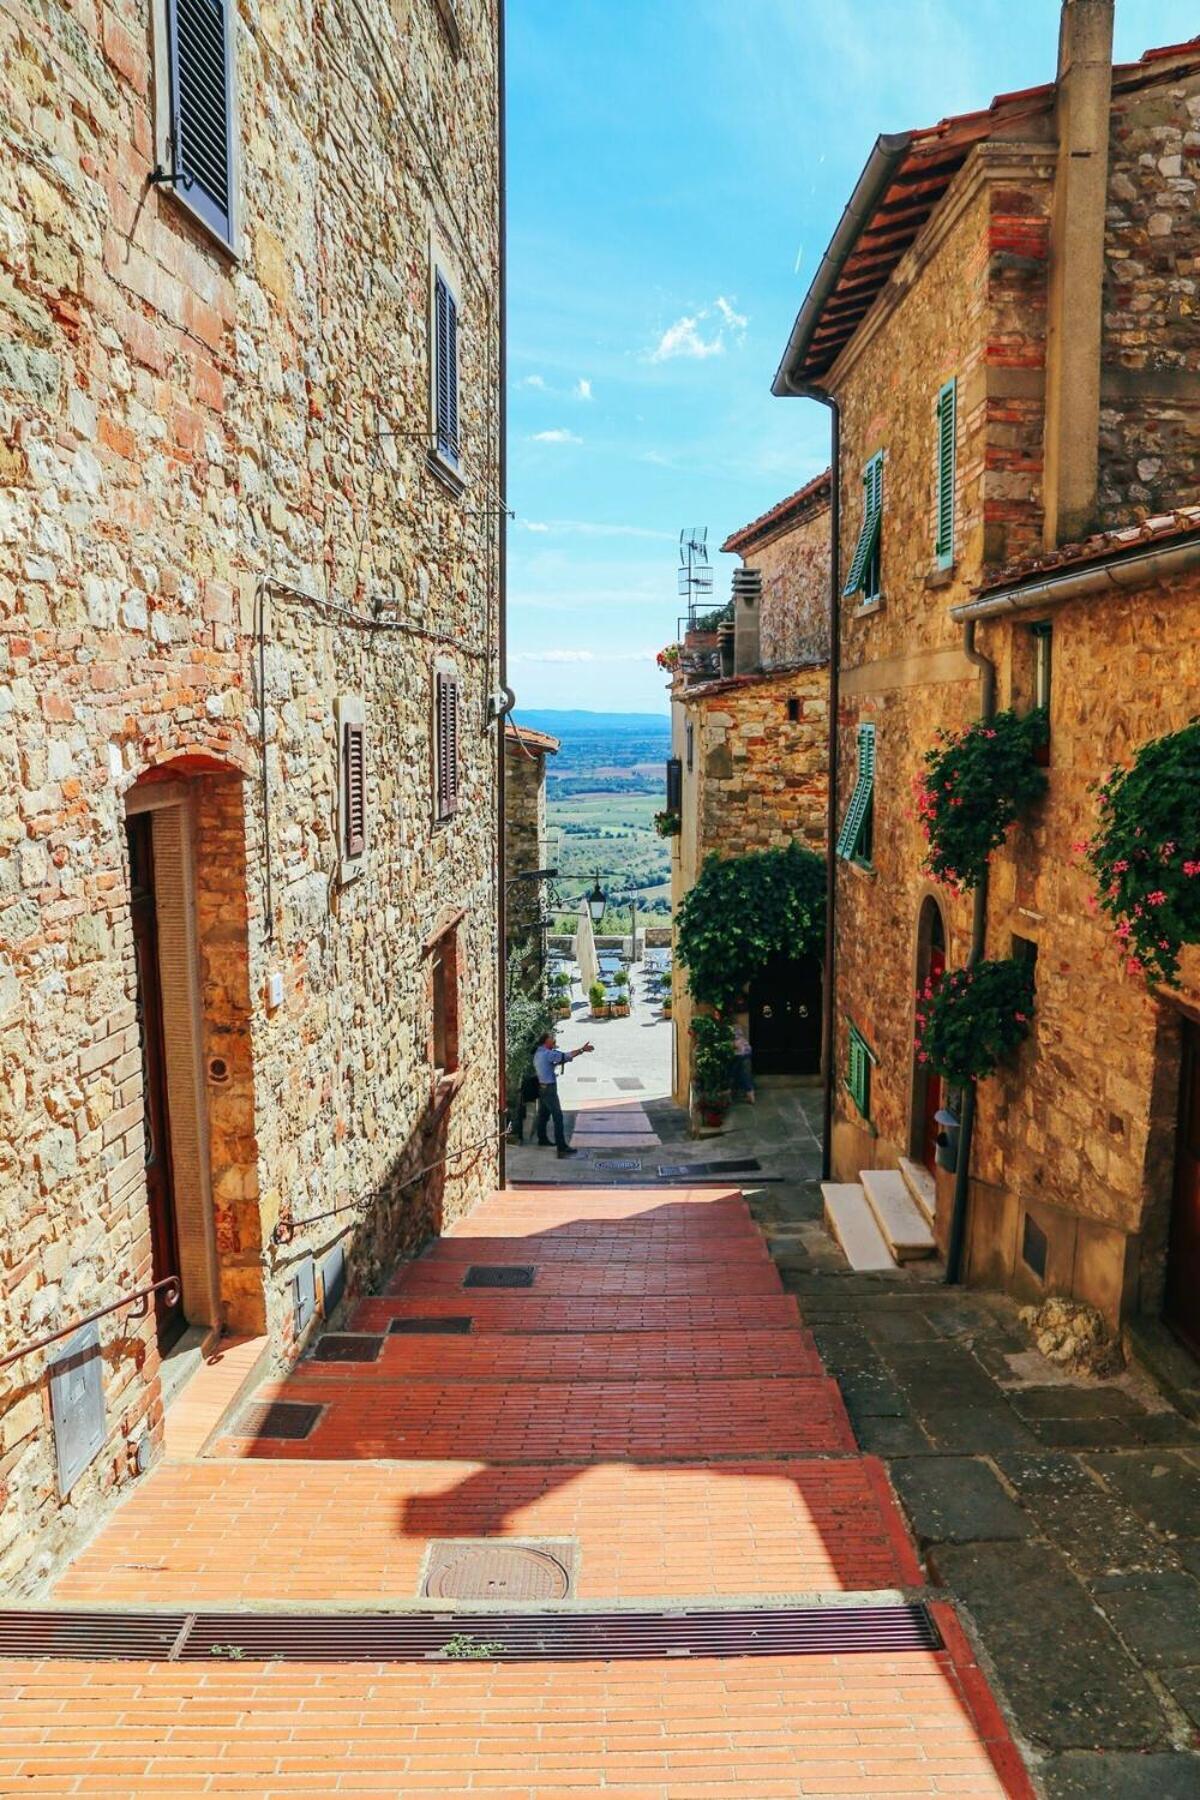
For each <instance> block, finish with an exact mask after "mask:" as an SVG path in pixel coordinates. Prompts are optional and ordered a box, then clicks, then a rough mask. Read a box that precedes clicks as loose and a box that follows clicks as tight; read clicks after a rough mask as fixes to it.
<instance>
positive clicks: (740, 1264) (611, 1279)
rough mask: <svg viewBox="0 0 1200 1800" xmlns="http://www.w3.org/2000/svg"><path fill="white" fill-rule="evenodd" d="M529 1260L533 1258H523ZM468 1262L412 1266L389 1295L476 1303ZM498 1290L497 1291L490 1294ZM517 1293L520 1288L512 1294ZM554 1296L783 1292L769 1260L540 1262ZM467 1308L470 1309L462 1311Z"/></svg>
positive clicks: (537, 1280) (541, 1284)
mask: <svg viewBox="0 0 1200 1800" xmlns="http://www.w3.org/2000/svg"><path fill="white" fill-rule="evenodd" d="M522 1260H523V1261H525V1262H528V1261H531V1260H532V1259H531V1258H529V1257H525V1258H522ZM467 1267H468V1265H467V1264H466V1263H465V1262H450V1261H447V1262H440V1261H436V1260H432V1259H431V1260H423V1261H421V1262H417V1263H408V1264H406V1265H405V1267H404V1268H403V1269H401V1270H400V1271H399V1273H398V1274H397V1275H396V1277H395V1278H394V1280H393V1281H392V1282H390V1283H389V1286H388V1292H389V1293H390V1294H403V1295H405V1296H406V1297H413V1296H415V1295H418V1294H445V1293H447V1292H450V1293H453V1294H456V1295H458V1296H459V1297H465V1298H467V1299H471V1300H474V1299H475V1298H476V1297H477V1296H478V1295H479V1294H480V1293H482V1292H487V1291H489V1290H486V1289H480V1288H465V1287H464V1286H463V1281H464V1279H465V1277H466V1272H467ZM491 1291H493V1292H494V1291H495V1290H491ZM512 1291H517V1290H512ZM523 1291H524V1292H530V1291H532V1292H535V1293H538V1294H544V1295H546V1296H547V1297H550V1298H560V1297H561V1298H564V1299H565V1298H569V1297H571V1296H575V1295H578V1296H580V1297H583V1296H586V1295H592V1294H594V1295H597V1296H599V1295H611V1296H612V1297H613V1298H614V1299H619V1298H621V1297H622V1296H628V1297H630V1298H635V1297H637V1296H641V1295H644V1296H646V1297H647V1298H659V1297H662V1296H666V1295H671V1294H677V1295H680V1296H687V1297H688V1298H693V1297H694V1296H696V1295H703V1294H746V1295H749V1294H763V1295H766V1294H779V1293H782V1291H783V1290H782V1286H781V1284H780V1280H779V1276H778V1275H777V1274H776V1272H775V1265H774V1263H773V1262H771V1260H770V1259H769V1258H768V1259H766V1260H765V1261H755V1262H747V1261H734V1262H728V1263H725V1262H716V1263H703V1262H701V1263H658V1262H655V1263H630V1264H624V1263H612V1264H609V1263H564V1262H558V1263H550V1262H545V1263H540V1264H538V1265H537V1267H536V1274H535V1276H534V1283H533V1288H532V1290H529V1289H526V1290H523ZM463 1310H466V1309H463Z"/></svg>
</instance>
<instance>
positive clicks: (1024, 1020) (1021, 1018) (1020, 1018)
mask: <svg viewBox="0 0 1200 1800" xmlns="http://www.w3.org/2000/svg"><path fill="white" fill-rule="evenodd" d="M1013 1018H1014V1019H1015V1020H1016V1021H1017V1024H1018V1025H1028V1023H1029V1018H1028V1016H1027V1014H1025V1013H1014V1014H1013Z"/></svg>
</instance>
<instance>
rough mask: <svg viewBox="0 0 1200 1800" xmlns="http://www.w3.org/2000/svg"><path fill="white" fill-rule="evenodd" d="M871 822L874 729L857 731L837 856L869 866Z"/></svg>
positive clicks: (862, 727) (873, 820) (863, 726)
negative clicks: (851, 786) (855, 757)
mask: <svg viewBox="0 0 1200 1800" xmlns="http://www.w3.org/2000/svg"><path fill="white" fill-rule="evenodd" d="M874 822H875V727H874V726H873V725H860V726H859V728H858V779H857V780H856V781H855V783H854V792H853V793H852V794H851V796H850V804H849V806H848V807H847V808H846V817H845V818H844V820H843V821H842V829H841V831H840V832H839V833H838V841H837V853H838V855H839V856H840V857H842V858H844V860H846V861H847V862H861V863H869V862H870V860H871V848H872V839H873V826H874Z"/></svg>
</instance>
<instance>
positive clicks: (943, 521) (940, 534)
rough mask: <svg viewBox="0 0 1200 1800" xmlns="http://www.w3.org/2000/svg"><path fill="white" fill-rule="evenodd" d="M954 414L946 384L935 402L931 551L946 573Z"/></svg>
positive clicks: (952, 392) (950, 558)
mask: <svg viewBox="0 0 1200 1800" xmlns="http://www.w3.org/2000/svg"><path fill="white" fill-rule="evenodd" d="M956 412H957V387H956V383H955V382H953V381H948V382H947V383H946V385H945V387H944V388H943V389H942V391H941V393H940V394H939V395H938V402H937V506H936V516H935V533H936V541H935V545H934V549H935V551H936V554H937V566H938V568H939V569H948V568H950V567H951V566H952V564H953V562H954V480H955V441H954V440H955V424H956Z"/></svg>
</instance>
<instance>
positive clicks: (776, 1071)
mask: <svg viewBox="0 0 1200 1800" xmlns="http://www.w3.org/2000/svg"><path fill="white" fill-rule="evenodd" d="M748 1009H749V1014H750V1029H749V1032H748V1034H747V1035H748V1036H749V1039H750V1048H751V1050H752V1051H753V1059H754V1072H755V1074H756V1075H819V1074H820V1072H821V964H820V963H819V961H818V960H817V958H816V957H815V956H799V957H796V956H786V955H779V956H773V957H772V958H771V960H770V962H768V963H766V964H765V965H764V967H763V968H762V969H760V971H759V973H758V974H757V975H756V976H755V978H754V980H753V981H752V982H751V984H750V992H749V996H748Z"/></svg>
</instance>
